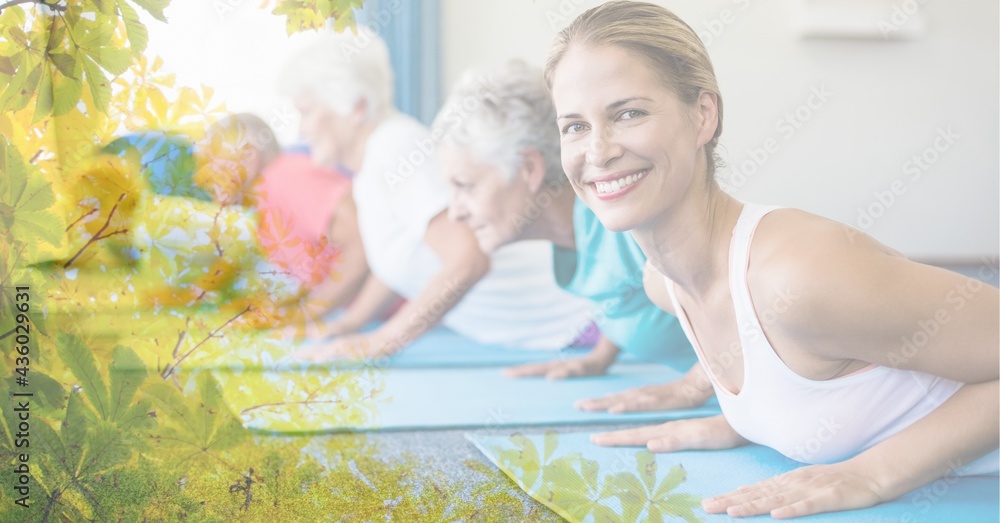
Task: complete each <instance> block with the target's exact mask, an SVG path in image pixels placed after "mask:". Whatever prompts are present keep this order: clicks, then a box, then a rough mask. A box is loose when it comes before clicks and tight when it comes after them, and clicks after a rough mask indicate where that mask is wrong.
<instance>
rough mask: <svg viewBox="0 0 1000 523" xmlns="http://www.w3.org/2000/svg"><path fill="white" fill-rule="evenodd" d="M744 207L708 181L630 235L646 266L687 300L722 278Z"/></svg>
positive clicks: (724, 276)
mask: <svg viewBox="0 0 1000 523" xmlns="http://www.w3.org/2000/svg"><path fill="white" fill-rule="evenodd" d="M742 209H743V204H742V203H740V202H739V201H738V200H736V199H735V198H733V197H732V196H729V195H728V194H726V193H725V192H724V191H722V189H720V188H719V187H718V185H716V184H715V182H714V181H713V182H711V184H709V185H706V186H705V187H699V188H697V189H693V190H692V191H690V192H689V194H688V195H686V196H685V197H684V198H683V199H682V200H681V201H680V202H679V203H678V205H677V206H675V207H674V208H672V209H668V210H667V211H665V212H664V213H663V214H661V215H659V216H657V217H656V218H654V219H653V220H651V221H650V222H649V223H647V224H645V225H643V226H641V227H639V228H636V229H634V230H633V231H632V236H633V237H634V238H635V240H636V243H638V244H639V247H640V248H642V251H643V252H644V253H646V257H647V258H648V259H649V261H650V263H651V264H652V265H653V267H654V268H656V270H657V271H659V272H660V273H661V274H663V275H665V276H666V277H668V278H670V280H671V281H673V282H674V283H675V284H676V285H677V286H678V287H680V288H681V289H682V290H683V291H684V292H685V293H686V294H688V295H690V296H706V295H708V294H709V293H710V292H711V290H712V289H713V288H715V285H716V284H717V283H718V282H719V281H720V280H725V279H726V278H727V272H728V270H729V245H730V242H731V239H732V232H733V228H734V227H735V226H736V222H737V220H738V219H739V216H740V212H741V211H742Z"/></svg>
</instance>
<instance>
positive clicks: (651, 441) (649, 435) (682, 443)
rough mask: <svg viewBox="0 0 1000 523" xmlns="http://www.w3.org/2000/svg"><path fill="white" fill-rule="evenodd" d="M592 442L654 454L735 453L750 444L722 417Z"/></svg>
mask: <svg viewBox="0 0 1000 523" xmlns="http://www.w3.org/2000/svg"><path fill="white" fill-rule="evenodd" d="M590 441H591V442H593V443H596V444H598V445H601V446H604V447H635V446H644V447H646V448H647V449H649V450H651V451H653V452H674V451H678V450H718V449H731V448H734V447H739V446H742V445H746V444H747V443H748V442H747V440H746V439H744V438H743V436H740V435H739V434H737V433H736V431H735V430H733V428H732V427H730V426H729V422H728V421H726V418H724V417H723V416H722V415H721V414H720V415H718V416H712V417H710V418H694V419H683V420H678V421H668V422H666V423H664V424H662V425H652V426H649V427H640V428H637V429H626V430H616V431H614V432H604V433H601V434H594V435H593V436H591V437H590Z"/></svg>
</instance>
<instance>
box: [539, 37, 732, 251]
mask: <svg viewBox="0 0 1000 523" xmlns="http://www.w3.org/2000/svg"><path fill="white" fill-rule="evenodd" d="M552 96H553V99H554V102H555V106H556V113H557V114H558V124H559V130H560V134H561V136H562V138H561V140H562V142H561V143H562V164H563V169H564V170H565V171H566V174H567V176H568V177H569V181H570V184H571V185H572V186H573V190H575V191H576V193H577V195H578V196H579V197H580V199H581V200H583V202H584V203H585V204H586V205H587V206H588V207H590V208H591V209H593V211H594V213H595V214H596V215H597V217H598V219H600V220H601V223H603V224H604V226H605V227H607V228H608V229H610V230H613V231H626V230H631V229H635V228H637V227H640V226H642V225H644V224H646V223H648V222H649V221H650V220H653V219H654V218H656V217H658V216H661V215H662V214H664V213H665V212H667V211H668V210H669V209H671V208H673V207H674V204H675V203H676V202H678V201H681V200H683V198H684V195H685V193H686V192H687V191H688V190H689V189H690V188H691V187H692V186H693V185H694V183H695V182H696V179H698V180H700V181H698V183H704V176H707V171H706V172H700V171H704V170H705V165H704V164H705V162H704V160H703V159H702V160H701V161H699V158H700V156H701V157H703V156H704V154H703V153H702V152H701V149H702V146H703V145H704V144H705V143H707V142H708V140H710V139H711V137H712V135H713V134H714V132H715V124H714V114H708V115H707V118H706V114H705V112H704V111H702V110H700V109H701V107H702V105H701V104H698V106H697V107H692V106H689V105H688V104H684V103H682V102H681V101H680V100H679V99H678V98H677V96H676V95H675V94H674V93H673V91H671V90H670V89H668V88H667V87H666V86H665V85H664V83H663V81H662V80H661V79H660V78H659V77H658V76H657V75H656V73H655V72H654V71H653V70H651V69H650V67H649V66H648V65H647V63H646V62H645V61H643V60H641V59H640V58H639V57H638V56H637V55H636V54H634V53H633V52H631V51H628V50H626V49H624V48H621V47H617V46H606V45H605V46H596V47H595V46H588V45H580V44H578V45H573V46H571V47H570V49H569V50H568V51H567V52H566V54H565V55H564V56H563V59H562V61H561V62H560V63H559V66H558V68H557V69H556V71H555V75H554V77H553V81H552ZM702 98H703V99H704V98H705V97H704V96H703V97H702ZM707 120H711V121H707ZM709 124H710V125H709ZM707 127H711V132H710V133H708V134H707V138H706V137H705V134H706V132H707ZM696 171H699V172H696ZM699 175H700V177H701V178H699Z"/></svg>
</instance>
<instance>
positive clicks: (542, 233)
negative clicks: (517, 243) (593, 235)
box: [520, 184, 576, 249]
mask: <svg viewBox="0 0 1000 523" xmlns="http://www.w3.org/2000/svg"><path fill="white" fill-rule="evenodd" d="M543 194H548V195H549V196H550V197H551V198H543V197H542V195H543ZM533 200H534V201H533V202H532V204H531V205H536V206H538V207H540V208H541V209H540V210H541V212H540V213H539V215H538V218H536V219H535V220H534V221H532V222H530V223H528V224H527V225H526V226H525V227H524V230H523V231H522V232H521V235H520V239H522V240H530V239H536V240H548V241H551V242H552V243H553V244H555V245H557V246H559V247H562V248H565V249H576V236H575V235H574V232H573V206H574V204H575V203H576V193H574V192H573V190H572V189H570V187H569V185H548V184H546V185H543V186H542V187H541V189H539V191H538V192H537V193H535V197H534V198H533ZM546 201H548V202H549V203H548V204H547V205H543V203H544V202H546ZM529 210H530V209H526V211H525V212H526V213H527V211H529Z"/></svg>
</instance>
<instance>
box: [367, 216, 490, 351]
mask: <svg viewBox="0 0 1000 523" xmlns="http://www.w3.org/2000/svg"><path fill="white" fill-rule="evenodd" d="M424 239H425V241H426V242H427V245H428V246H430V248H431V249H432V250H433V251H434V252H435V253H436V254H437V255H438V257H439V258H440V259H441V263H442V266H441V270H440V271H438V273H437V274H436V275H435V276H434V278H433V279H432V280H431V281H430V283H428V284H427V287H425V288H424V290H423V291H422V292H421V293H420V295H418V296H416V297H415V298H414V299H412V300H410V301H408V302H407V303H406V305H404V306H403V307H402V308H400V309H399V311H397V312H396V314H394V315H393V317H392V318H390V319H389V321H387V322H386V323H385V324H384V325H383V326H382V327H380V328H379V329H378V331H376V333H375V335H376V336H378V337H379V338H380V341H381V342H383V343H384V344H386V347H385V348H384V349H383V352H387V353H393V352H396V351H398V350H399V349H401V348H403V347H405V346H406V345H409V344H410V343H411V342H413V340H415V339H416V338H418V337H420V335H422V334H424V333H425V332H427V331H428V330H430V329H431V328H432V327H434V325H436V324H437V323H438V322H439V321H440V320H441V318H443V317H444V315H445V314H447V313H448V311H450V310H451V309H452V307H454V306H455V305H456V304H457V303H458V302H459V301H461V300H462V298H463V297H464V296H465V293H467V292H468V291H469V289H471V288H472V286H473V285H475V284H476V282H478V281H479V280H480V279H482V278H483V276H485V275H486V273H488V272H489V270H490V259H489V257H488V256H487V255H486V254H484V253H483V252H482V251H481V250H480V249H479V243H478V242H477V241H476V238H475V236H474V235H473V234H472V231H471V230H470V229H469V228H468V227H467V226H465V225H464V224H460V223H456V222H453V221H451V220H449V219H448V217H447V213H445V212H442V213H440V214H438V215H437V216H435V217H434V218H432V219H431V221H430V223H429V224H428V225H427V233H426V235H425V236H424Z"/></svg>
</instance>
